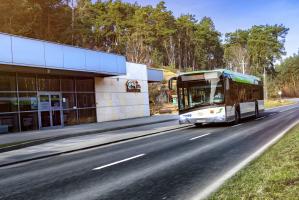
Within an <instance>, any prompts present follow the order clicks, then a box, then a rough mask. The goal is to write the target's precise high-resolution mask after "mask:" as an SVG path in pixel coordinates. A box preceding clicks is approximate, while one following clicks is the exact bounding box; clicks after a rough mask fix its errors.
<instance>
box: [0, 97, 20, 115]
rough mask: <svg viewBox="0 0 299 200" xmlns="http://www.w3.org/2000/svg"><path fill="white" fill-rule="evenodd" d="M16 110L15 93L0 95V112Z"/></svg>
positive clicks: (16, 100)
mask: <svg viewBox="0 0 299 200" xmlns="http://www.w3.org/2000/svg"><path fill="white" fill-rule="evenodd" d="M17 110H18V99H17V95H16V93H0V112H15V111H17Z"/></svg>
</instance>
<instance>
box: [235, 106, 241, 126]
mask: <svg viewBox="0 0 299 200" xmlns="http://www.w3.org/2000/svg"><path fill="white" fill-rule="evenodd" d="M239 123H240V112H239V110H238V109H236V110H235V121H234V124H239Z"/></svg>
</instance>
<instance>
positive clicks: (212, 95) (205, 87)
mask: <svg viewBox="0 0 299 200" xmlns="http://www.w3.org/2000/svg"><path fill="white" fill-rule="evenodd" d="M175 80H176V90H177V96H178V108H179V115H180V119H179V122H180V123H181V124H185V123H190V124H195V125H196V126H200V125H202V124H205V123H217V122H235V123H239V121H240V119H242V118H245V117H250V116H255V117H258V115H259V113H260V112H262V111H263V110H264V99H263V98H264V97H263V84H262V81H261V79H260V78H258V77H255V76H250V75H245V74H241V73H237V72H233V71H230V70H225V69H219V70H210V71H196V72H191V73H184V74H181V75H179V76H178V77H173V78H171V79H170V80H169V87H170V89H173V88H174V87H173V86H174V84H175Z"/></svg>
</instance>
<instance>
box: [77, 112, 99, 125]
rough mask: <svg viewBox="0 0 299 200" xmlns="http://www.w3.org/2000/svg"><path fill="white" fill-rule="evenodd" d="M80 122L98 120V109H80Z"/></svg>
mask: <svg viewBox="0 0 299 200" xmlns="http://www.w3.org/2000/svg"><path fill="white" fill-rule="evenodd" d="M78 111H79V123H92V122H96V109H80V110H78Z"/></svg>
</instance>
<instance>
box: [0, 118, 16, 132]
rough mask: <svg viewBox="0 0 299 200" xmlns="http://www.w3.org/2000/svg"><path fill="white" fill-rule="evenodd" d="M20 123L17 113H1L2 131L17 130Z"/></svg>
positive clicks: (0, 125)
mask: <svg viewBox="0 0 299 200" xmlns="http://www.w3.org/2000/svg"><path fill="white" fill-rule="evenodd" d="M18 124H19V122H18V115H17V114H16V113H13V114H3V115H0V133H7V132H17V131H19V126H18Z"/></svg>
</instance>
